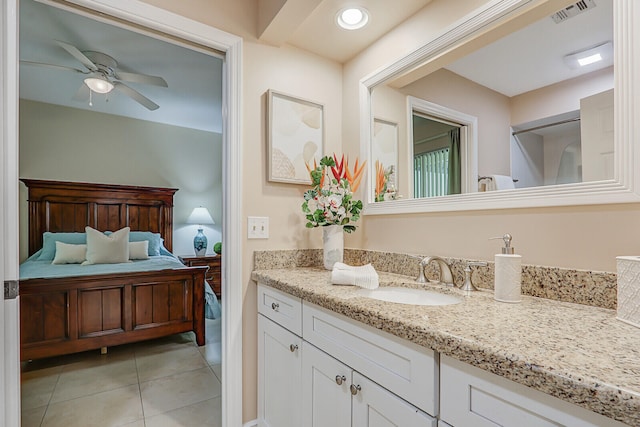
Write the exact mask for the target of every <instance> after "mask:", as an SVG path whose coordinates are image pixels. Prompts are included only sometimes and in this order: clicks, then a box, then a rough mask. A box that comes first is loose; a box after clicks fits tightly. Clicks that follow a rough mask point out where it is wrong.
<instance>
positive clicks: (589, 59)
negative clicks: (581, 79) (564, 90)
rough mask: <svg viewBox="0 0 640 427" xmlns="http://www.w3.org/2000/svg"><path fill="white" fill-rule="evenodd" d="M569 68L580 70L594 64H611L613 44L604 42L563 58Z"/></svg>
mask: <svg viewBox="0 0 640 427" xmlns="http://www.w3.org/2000/svg"><path fill="white" fill-rule="evenodd" d="M564 61H565V63H566V64H567V65H568V66H569V68H573V69H575V68H580V67H584V66H587V65H590V64H595V63H596V62H604V63H608V62H613V43H611V42H606V43H603V44H601V45H599V46H595V47H592V48H589V49H585V50H582V51H579V52H575V53H572V54H569V55H566V56H565V57H564Z"/></svg>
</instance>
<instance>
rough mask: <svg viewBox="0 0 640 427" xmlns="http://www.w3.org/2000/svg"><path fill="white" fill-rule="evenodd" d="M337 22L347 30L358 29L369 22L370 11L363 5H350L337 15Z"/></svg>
mask: <svg viewBox="0 0 640 427" xmlns="http://www.w3.org/2000/svg"><path fill="white" fill-rule="evenodd" d="M336 22H337V23H338V25H339V26H340V27H342V28H344V29H345V30H357V29H359V28H362V27H364V26H365V25H367V22H369V12H367V10H366V9H365V8H363V7H348V8H346V9H342V10H341V11H340V12H338V15H336Z"/></svg>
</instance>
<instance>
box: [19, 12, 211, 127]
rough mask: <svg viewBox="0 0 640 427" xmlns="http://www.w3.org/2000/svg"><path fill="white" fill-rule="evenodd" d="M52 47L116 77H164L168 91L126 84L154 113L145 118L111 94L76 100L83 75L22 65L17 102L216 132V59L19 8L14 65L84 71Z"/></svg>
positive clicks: (63, 15)
mask: <svg viewBox="0 0 640 427" xmlns="http://www.w3.org/2000/svg"><path fill="white" fill-rule="evenodd" d="M56 40H59V41H63V42H66V43H69V44H71V45H73V46H75V47H77V48H78V49H79V50H81V51H85V50H92V51H97V52H101V53H104V54H107V55H109V56H111V57H113V58H114V59H116V60H117V61H118V68H119V69H120V70H121V71H128V72H134V73H142V74H148V75H155V76H161V77H163V78H164V79H165V80H166V81H167V83H168V87H159V86H153V85H147V84H140V83H127V85H128V86H130V87H132V88H134V89H135V90H137V91H139V92H140V93H142V94H143V95H144V96H146V97H147V98H149V99H151V100H152V101H153V102H155V103H156V104H158V105H159V106H160V108H159V109H157V110H155V111H149V110H147V109H146V108H145V107H143V106H142V105H140V104H139V103H137V102H135V101H133V100H132V99H131V98H129V97H127V96H124V95H123V94H121V93H119V92H117V91H115V90H114V91H112V92H111V93H109V94H108V97H107V99H108V101H106V102H105V95H100V94H93V96H92V98H93V99H92V101H93V106H92V107H91V106H89V102H88V99H87V100H84V101H79V100H74V99H73V98H74V96H76V93H77V92H78V90H79V88H81V87H82V86H83V85H84V83H83V80H84V78H85V77H87V76H86V75H83V74H80V73H76V72H73V71H69V70H63V69H55V68H51V67H43V66H34V65H24V64H21V65H20V98H25V99H29V100H34V101H40V102H46V103H51V104H57V105H64V106H68V107H74V108H82V109H88V110H92V111H97V112H101V113H107V114H116V115H121V116H127V117H131V118H135V119H140V120H148V121H153V122H160V123H166V124H171V125H175V126H182V127H187V128H192V129H199V130H205V131H210V132H221V130H222V106H221V105H222V83H221V82H222V78H221V75H222V74H221V73H222V60H221V59H220V57H216V56H212V55H210V54H205V53H202V52H197V51H195V50H192V49H186V48H184V47H180V46H177V45H175V44H173V43H167V42H164V41H160V40H157V39H154V38H152V37H148V36H145V35H142V34H138V33H134V32H132V31H129V30H125V29H123V28H120V27H116V26H113V25H107V24H105V23H102V22H98V21H95V20H93V19H90V18H87V17H84V16H80V15H77V14H74V13H71V12H67V11H64V10H62V9H58V8H55V7H51V6H47V5H44V4H41V3H37V2H35V1H33V0H21V1H20V60H26V61H33V62H41V63H48V64H55V65H60V66H65V67H72V68H77V69H83V70H86V69H85V68H84V66H83V65H82V64H81V63H80V62H79V61H78V60H77V59H75V58H74V57H73V56H71V55H70V54H69V53H68V52H67V51H65V50H64V49H63V48H62V47H61V46H60V45H58V44H57V43H56Z"/></svg>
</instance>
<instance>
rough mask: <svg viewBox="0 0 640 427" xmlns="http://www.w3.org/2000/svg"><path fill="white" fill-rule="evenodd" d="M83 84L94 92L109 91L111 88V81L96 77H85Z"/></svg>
mask: <svg viewBox="0 0 640 427" xmlns="http://www.w3.org/2000/svg"><path fill="white" fill-rule="evenodd" d="M84 84H86V85H87V86H89V89H91V90H92V91H94V92H96V93H109V92H111V91H112V90H113V83H111V82H110V81H108V80H105V79H100V78H96V77H87V78H86V79H84Z"/></svg>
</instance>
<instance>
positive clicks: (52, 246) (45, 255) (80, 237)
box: [38, 231, 159, 261]
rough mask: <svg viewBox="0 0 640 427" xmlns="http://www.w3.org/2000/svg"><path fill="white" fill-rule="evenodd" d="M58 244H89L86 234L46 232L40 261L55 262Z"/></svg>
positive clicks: (43, 235)
mask: <svg viewBox="0 0 640 427" xmlns="http://www.w3.org/2000/svg"><path fill="white" fill-rule="evenodd" d="M56 242H62V243H67V244H69V245H83V244H86V243H87V235H86V234H85V233H51V232H49V231H45V232H44V233H43V234H42V250H41V252H40V256H39V257H38V261H53V259H54V258H55V256H56ZM158 252H159V250H158Z"/></svg>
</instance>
